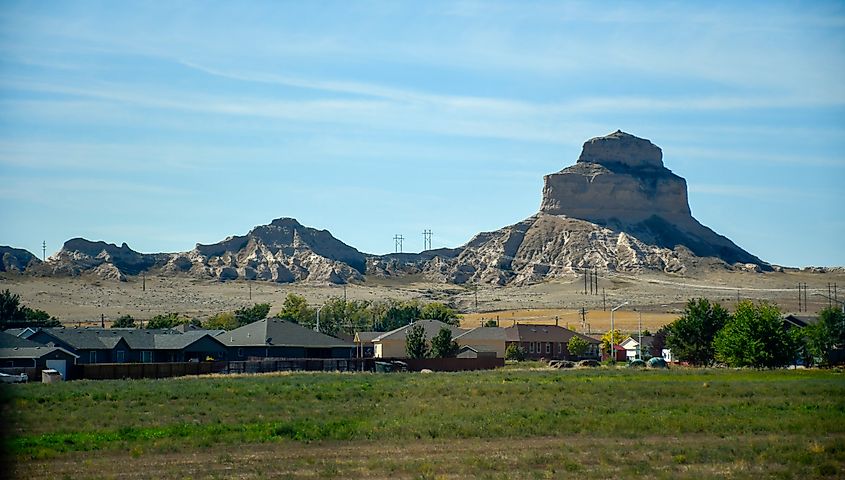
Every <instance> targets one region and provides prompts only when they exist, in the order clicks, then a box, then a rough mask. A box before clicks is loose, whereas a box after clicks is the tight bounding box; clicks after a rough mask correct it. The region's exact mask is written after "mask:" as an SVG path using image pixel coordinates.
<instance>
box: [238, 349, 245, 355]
mask: <svg viewBox="0 0 845 480" xmlns="http://www.w3.org/2000/svg"><path fill="white" fill-rule="evenodd" d="M243 356H244V349H243V348H239V349H238V357H243Z"/></svg>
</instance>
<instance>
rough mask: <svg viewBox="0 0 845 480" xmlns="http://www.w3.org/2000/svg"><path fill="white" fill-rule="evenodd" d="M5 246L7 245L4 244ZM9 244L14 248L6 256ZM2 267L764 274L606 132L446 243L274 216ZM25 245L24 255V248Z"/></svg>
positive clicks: (629, 144) (679, 187)
mask: <svg viewBox="0 0 845 480" xmlns="http://www.w3.org/2000/svg"><path fill="white" fill-rule="evenodd" d="M11 250H14V249H11ZM16 252H17V253H16ZM0 253H3V266H2V267H3V269H5V270H32V271H35V272H36V273H39V272H40V273H47V274H69V275H77V274H80V273H83V272H92V273H94V274H96V275H99V276H101V277H105V278H111V279H117V280H125V279H126V275H137V274H138V273H140V272H144V271H148V270H156V271H158V272H162V273H165V274H167V273H169V274H187V275H192V276H197V277H201V278H213V279H218V280H221V281H222V280H234V279H248V280H265V281H272V282H295V281H310V282H319V283H326V282H328V283H346V282H350V281H362V280H364V275H365V274H366V275H371V276H396V275H400V276H401V275H411V274H413V275H423V276H425V277H428V278H430V279H432V280H436V281H444V282H451V283H459V284H460V283H467V282H483V283H492V284H499V285H506V284H524V283H532V282H538V281H542V280H544V279H547V278H551V277H556V276H562V275H568V274H572V273H575V272H578V271H583V270H584V269H587V268H589V269H593V268H597V269H600V270H603V271H622V272H637V271H642V270H656V271H663V272H667V273H677V274H683V273H686V272H688V271H690V270H695V269H698V268H727V269H731V268H736V269H743V270H752V271H758V270H769V269H771V267H770V266H769V265H768V264H766V263H765V262H763V261H761V260H760V259H759V258H757V257H755V256H753V255H751V254H750V253H748V252H746V251H745V250H743V249H741V248H740V247H738V246H737V245H736V244H734V243H733V242H731V241H730V240H729V239H727V238H725V237H723V236H721V235H718V234H716V233H715V232H713V231H712V230H710V229H709V228H707V227H705V226H704V225H702V224H701V223H699V222H698V221H697V220H696V219H695V218H693V216H692V214H691V212H690V208H689V203H688V201H687V184H686V181H685V180H684V179H683V178H681V177H679V176H678V175H675V174H674V173H672V172H671V171H670V170H669V169H667V168H666V167H665V166H664V165H663V152H662V151H661V150H660V148H659V147H657V146H656V145H654V144H653V143H651V142H650V141H648V140H645V139H642V138H637V137H635V136H633V135H630V134H627V133H624V132H622V131H616V132H613V133H611V134H610V135H606V136H604V137H597V138H593V139H591V140H588V141H587V142H585V143H584V148H583V150H582V152H581V155H580V157H579V158H578V161H577V162H576V163H575V165H572V166H570V167H567V168H564V169H563V170H561V171H560V172H557V173H553V174H550V175H546V176H545V184H544V187H543V199H542V202H541V204H540V211H539V212H538V213H537V214H535V215H533V216H531V217H528V218H526V219H525V220H523V221H521V222H519V223H516V224H514V225H510V226H507V227H503V228H501V229H499V230H496V231H494V232H484V233H479V234H478V235H476V236H475V237H473V238H472V239H471V240H470V241H469V242H468V243H466V244H465V245H463V246H461V247H459V248H455V249H439V250H429V251H426V252H422V253H419V254H411V253H407V254H391V255H381V256H377V255H366V254H363V253H361V252H359V251H358V250H356V249H354V248H352V247H350V246H349V245H347V244H345V243H343V242H341V241H340V240H338V239H336V238H335V237H333V236H332V235H331V233H329V232H328V231H327V230H317V229H314V228H309V227H305V226H303V225H301V224H300V223H299V222H297V221H296V220H294V219H292V218H279V219H276V220H273V222H271V223H270V224H269V225H262V226H258V227H255V228H254V229H252V230H251V231H250V232H249V233H247V234H246V235H243V236H233V237H229V238H226V239H225V240H223V241H220V242H218V243H214V244H211V245H202V244H197V245H196V247H195V248H194V249H193V250H191V251H189V252H182V253H156V254H143V253H138V252H136V251H134V250H132V249H131V248H129V247H128V246H127V245H126V244H125V243H124V244H123V245H121V246H120V247H118V246H116V245H113V244H108V243H104V242H91V241H88V240H85V239H81V238H77V239H73V240H69V241H67V242H66V243H65V245H64V247H63V248H62V250H61V251H60V252H59V253H58V254H56V255H54V256H53V257H51V258H50V259H48V261H47V262H44V263H43V264H39V262H38V259H37V258H34V256H32V255H31V254H29V256H26V255H23V254H21V253H20V252H19V251H3V250H0ZM25 253H27V254H28V253H29V252H25Z"/></svg>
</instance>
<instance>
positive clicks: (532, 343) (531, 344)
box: [528, 342, 534, 353]
mask: <svg viewBox="0 0 845 480" xmlns="http://www.w3.org/2000/svg"><path fill="white" fill-rule="evenodd" d="M528 353H534V342H528Z"/></svg>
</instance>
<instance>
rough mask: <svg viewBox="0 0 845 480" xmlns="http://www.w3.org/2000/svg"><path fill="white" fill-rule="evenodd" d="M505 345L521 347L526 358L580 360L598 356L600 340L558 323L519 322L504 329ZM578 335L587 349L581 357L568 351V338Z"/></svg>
mask: <svg viewBox="0 0 845 480" xmlns="http://www.w3.org/2000/svg"><path fill="white" fill-rule="evenodd" d="M504 330H505V335H506V340H505V343H506V346H510V345H517V346H519V347H522V349H523V351H524V352H525V358H527V359H535V360H536V359H540V358H544V359H547V360H552V359H554V360H581V359H587V358H589V359H596V358H598V356H599V345H600V343H601V342H600V341H599V340H596V339H595V338H592V337H588V336H586V335H582V334H580V333H578V332H575V331H572V330H569V329H568V328H563V327H561V326H558V325H525V324H519V323H517V324H516V325H513V326H510V327H507V328H505V329H504ZM572 337H578V338H580V339H582V340H584V341H585V342H587V345H588V347H587V351H586V353H585V354H584V355H583V356H581V357H575V356H573V355H570V353H569V348H568V347H569V340H571V339H572Z"/></svg>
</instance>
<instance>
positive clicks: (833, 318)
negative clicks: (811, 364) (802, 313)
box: [804, 307, 845, 365]
mask: <svg viewBox="0 0 845 480" xmlns="http://www.w3.org/2000/svg"><path fill="white" fill-rule="evenodd" d="M804 334H805V335H806V338H807V349H808V351H809V354H810V355H812V356H813V357H814V358H817V359H819V362H821V363H822V364H825V365H829V364H830V354H831V352H832V351H833V350H834V349H837V348H839V349H841V348H843V347H845V313H842V310H841V309H839V308H835V307H828V308H825V309H824V310H822V311H821V312H819V321H818V323H816V324H815V325H809V326H807V327H806V328H804Z"/></svg>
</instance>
